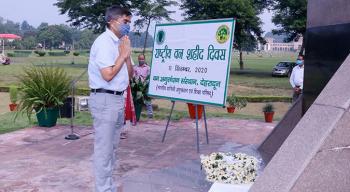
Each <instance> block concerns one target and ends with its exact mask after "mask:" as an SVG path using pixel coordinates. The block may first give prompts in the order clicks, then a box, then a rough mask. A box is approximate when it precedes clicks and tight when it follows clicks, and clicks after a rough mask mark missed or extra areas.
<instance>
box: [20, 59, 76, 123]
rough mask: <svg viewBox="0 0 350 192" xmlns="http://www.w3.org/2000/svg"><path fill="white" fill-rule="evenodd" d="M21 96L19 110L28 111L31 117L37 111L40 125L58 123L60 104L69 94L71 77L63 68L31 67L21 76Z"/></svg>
mask: <svg viewBox="0 0 350 192" xmlns="http://www.w3.org/2000/svg"><path fill="white" fill-rule="evenodd" d="M19 81H20V97H19V104H18V112H22V113H26V114H27V116H28V118H29V119H30V117H31V115H32V112H33V110H34V111H35V112H36V117H37V119H38V123H39V126H42V127H52V126H55V125H56V122H57V117H58V112H59V106H61V105H63V102H64V100H65V99H66V97H67V96H68V94H69V90H70V82H71V80H70V78H69V77H68V76H67V73H66V72H65V71H64V70H63V69H62V68H53V67H44V66H41V67H35V66H33V67H29V68H25V69H24V74H23V75H21V76H19Z"/></svg>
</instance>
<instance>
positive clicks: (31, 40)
mask: <svg viewBox="0 0 350 192" xmlns="http://www.w3.org/2000/svg"><path fill="white" fill-rule="evenodd" d="M13 46H15V47H16V49H33V48H35V47H36V38H35V36H28V37H25V38H23V39H22V40H21V41H14V42H13Z"/></svg>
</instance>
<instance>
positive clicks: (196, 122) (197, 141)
mask: <svg viewBox="0 0 350 192" xmlns="http://www.w3.org/2000/svg"><path fill="white" fill-rule="evenodd" d="M195 106H196V134H197V153H199V133H198V105H197V104H196V105H195Z"/></svg>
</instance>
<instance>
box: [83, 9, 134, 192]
mask: <svg viewBox="0 0 350 192" xmlns="http://www.w3.org/2000/svg"><path fill="white" fill-rule="evenodd" d="M105 22H106V24H107V28H106V31H105V32H104V33H102V34H101V35H100V36H98V37H97V39H96V40H95V41H94V43H93V45H92V47H91V51H90V59H89V66H88V74H89V87H90V89H91V93H90V98H89V109H90V111H91V115H92V119H93V127H94V130H95V134H94V154H93V168H94V176H95V191H96V192H107V191H108V192H117V187H116V186H117V185H116V184H115V182H114V180H113V170H114V167H115V165H116V161H117V157H116V155H117V153H116V151H117V148H118V144H119V139H120V130H121V127H122V126H123V124H124V108H125V105H124V102H125V99H124V96H123V94H124V91H125V90H126V88H127V87H128V85H129V80H130V78H129V77H131V76H132V75H133V67H132V63H131V56H130V55H131V43H130V40H129V37H128V33H129V31H130V22H131V12H130V11H129V10H128V9H126V8H122V7H120V6H111V7H109V8H107V10H106V14H105Z"/></svg>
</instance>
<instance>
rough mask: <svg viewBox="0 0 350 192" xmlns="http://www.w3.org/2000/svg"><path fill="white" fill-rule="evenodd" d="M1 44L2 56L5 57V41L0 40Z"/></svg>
mask: <svg viewBox="0 0 350 192" xmlns="http://www.w3.org/2000/svg"><path fill="white" fill-rule="evenodd" d="M1 43H2V52H1V53H2V54H4V55H5V39H1Z"/></svg>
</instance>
